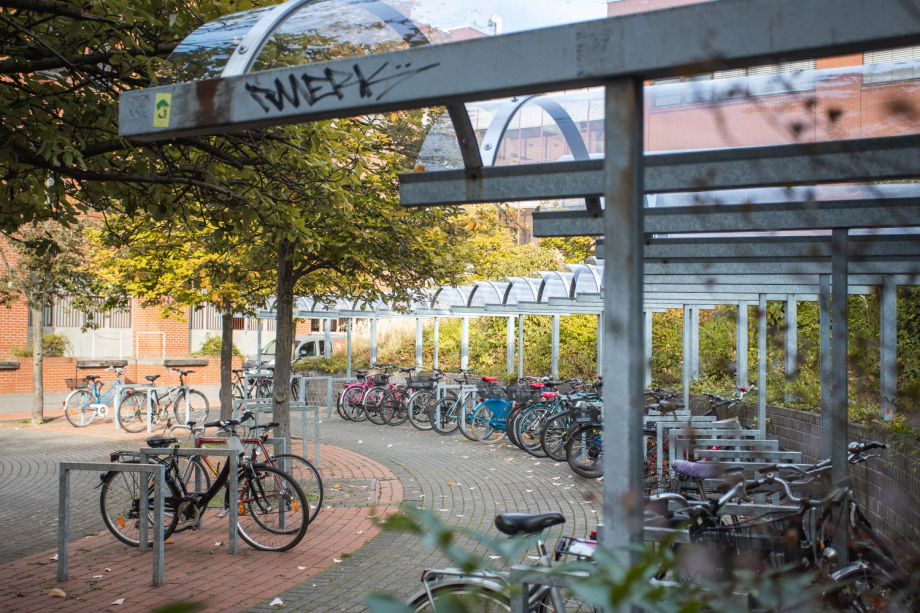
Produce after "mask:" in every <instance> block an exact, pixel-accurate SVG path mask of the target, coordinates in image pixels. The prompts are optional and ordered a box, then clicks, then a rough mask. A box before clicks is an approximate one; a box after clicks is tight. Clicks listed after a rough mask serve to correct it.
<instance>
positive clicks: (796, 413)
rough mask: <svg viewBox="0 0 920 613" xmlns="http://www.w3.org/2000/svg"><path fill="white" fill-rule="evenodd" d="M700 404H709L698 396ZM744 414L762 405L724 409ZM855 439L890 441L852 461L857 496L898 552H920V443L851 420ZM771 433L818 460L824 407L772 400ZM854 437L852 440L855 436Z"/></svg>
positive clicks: (749, 418)
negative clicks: (815, 409)
mask: <svg viewBox="0 0 920 613" xmlns="http://www.w3.org/2000/svg"><path fill="white" fill-rule="evenodd" d="M693 406H694V408H696V407H702V406H708V405H707V403H706V401H705V399H703V398H700V397H696V398H694V401H693ZM734 415H738V417H739V419H741V420H742V423H748V424H749V423H753V419H754V417H756V415H757V407H756V406H748V407H746V409H745V410H744V411H741V412H737V413H736V412H726V413H725V414H720V415H719V417H720V418H721V419H725V418H729V417H733V416H734ZM849 430H850V436H849V441H880V442H882V443H887V444H889V448H888V449H884V450H882V451H881V454H882V455H881V457H879V458H872V459H870V460H869V461H868V462H864V463H862V464H859V465H856V466H851V467H850V475H851V476H852V478H853V482H854V484H855V490H856V499H857V500H858V501H859V503H860V505H861V506H862V510H863V513H865V515H866V517H867V518H868V520H869V522H870V523H871V524H872V525H873V526H874V527H875V528H876V529H877V530H878V531H879V532H880V533H881V534H882V535H884V537H885V538H886V540H887V542H888V545H889V546H890V547H891V548H892V550H893V551H895V552H900V553H901V554H903V555H905V556H907V557H908V558H920V461H918V453H920V446H914V447H913V448H908V449H895V448H893V447H892V446H890V445H891V443H890V441H889V440H888V439H887V437H886V436H885V435H884V434H881V433H876V432H868V431H867V430H866V427H865V426H862V425H860V424H854V423H850V428H849ZM767 436H768V437H769V438H774V439H776V440H778V441H779V443H780V445H782V446H783V447H784V448H786V449H789V450H792V451H800V452H802V456H803V458H804V460H805V462H809V463H814V462H817V461H819V460H821V459H823V458H821V457H820V455H821V417H820V415H819V414H818V413H811V412H808V411H800V410H796V409H789V408H786V407H779V406H772V405H768V406H767ZM849 441H848V442H849Z"/></svg>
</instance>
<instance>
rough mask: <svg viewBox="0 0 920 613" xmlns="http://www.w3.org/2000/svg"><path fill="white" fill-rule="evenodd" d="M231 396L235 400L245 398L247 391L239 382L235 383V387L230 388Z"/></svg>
mask: <svg viewBox="0 0 920 613" xmlns="http://www.w3.org/2000/svg"><path fill="white" fill-rule="evenodd" d="M230 398H232V399H233V400H245V399H246V392H244V391H243V386H242V385H240V384H239V383H234V384H233V387H231V388H230Z"/></svg>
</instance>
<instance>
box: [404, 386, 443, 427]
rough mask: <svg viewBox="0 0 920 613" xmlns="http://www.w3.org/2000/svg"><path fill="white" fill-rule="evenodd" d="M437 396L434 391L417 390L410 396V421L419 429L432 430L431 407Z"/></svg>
mask: <svg viewBox="0 0 920 613" xmlns="http://www.w3.org/2000/svg"><path fill="white" fill-rule="evenodd" d="M435 402H437V397H436V396H435V395H434V392H416V393H414V394H412V396H411V397H410V398H409V409H408V413H409V423H410V424H412V426H413V427H415V428H418V429H419V430H431V409H432V407H434V403H435Z"/></svg>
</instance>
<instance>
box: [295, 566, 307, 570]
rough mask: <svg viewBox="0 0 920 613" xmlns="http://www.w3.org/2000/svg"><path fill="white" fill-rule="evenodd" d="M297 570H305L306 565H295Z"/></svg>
mask: <svg viewBox="0 0 920 613" xmlns="http://www.w3.org/2000/svg"><path fill="white" fill-rule="evenodd" d="M297 570H307V567H306V566H298V567H297Z"/></svg>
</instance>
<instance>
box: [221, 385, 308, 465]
mask: <svg viewBox="0 0 920 613" xmlns="http://www.w3.org/2000/svg"><path fill="white" fill-rule="evenodd" d="M237 407H239V408H240V409H242V408H243V407H245V408H246V409H247V410H249V411H252V414H253V415H254V416H255V420H256V425H257V426H258V425H259V414H260V413H271V412H272V405H271V402H268V403H264V402H258V401H247V400H243V401H240V403H239V404H238V405H237ZM288 410H289V411H290V412H291V413H300V414H301V420H300V428H301V430H300V436H301V440H302V441H303V454H304V456H306V455H307V441H308V440H309V437H308V436H307V413H308V412H309V411H312V412H313V457H314V459H315V465H316V468H319V465H320V457H319V422H320V416H319V411H320V407H319V406H316V405H312V406H311V405H307V404H303V403H300V402H292V403H291V405H290V408H289V409H288ZM241 412H242V411H241ZM269 440H271V439H269Z"/></svg>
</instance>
